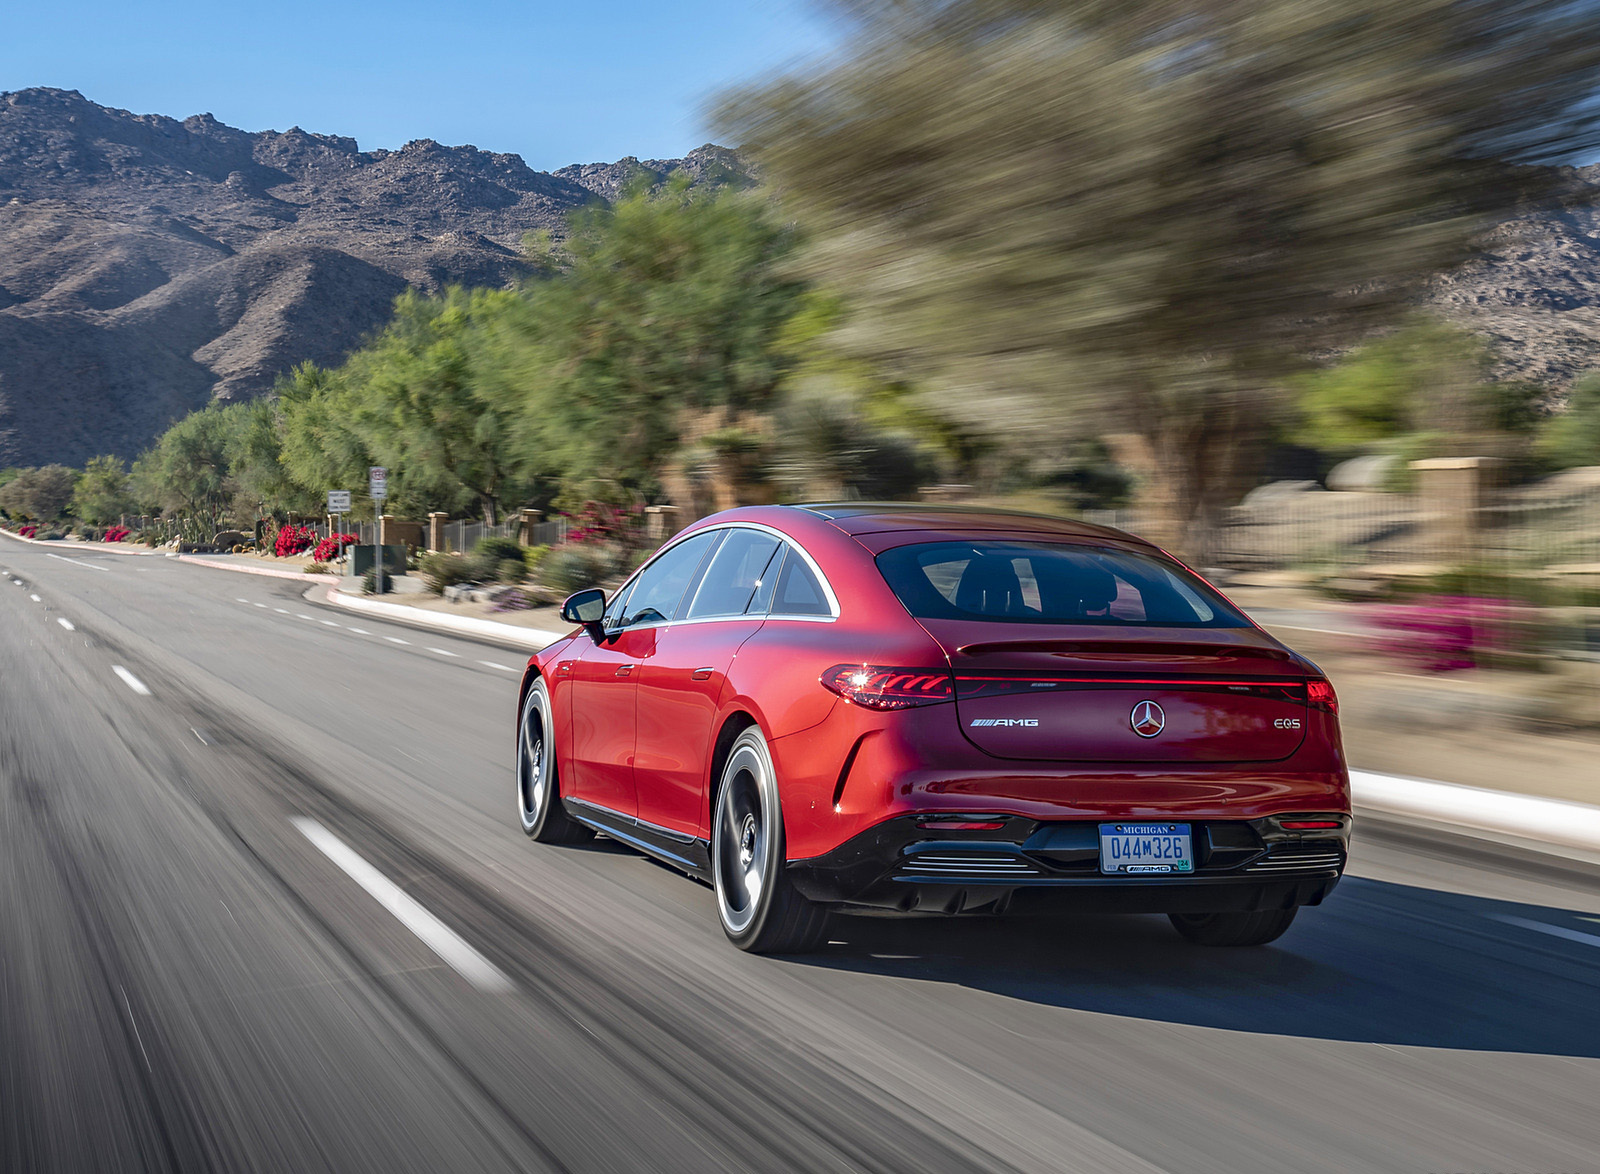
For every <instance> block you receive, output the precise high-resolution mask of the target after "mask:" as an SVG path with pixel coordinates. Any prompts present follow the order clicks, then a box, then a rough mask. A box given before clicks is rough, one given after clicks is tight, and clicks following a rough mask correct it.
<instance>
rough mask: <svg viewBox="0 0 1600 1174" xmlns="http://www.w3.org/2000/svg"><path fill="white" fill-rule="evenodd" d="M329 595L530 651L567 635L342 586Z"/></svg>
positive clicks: (359, 607) (387, 615)
mask: <svg viewBox="0 0 1600 1174" xmlns="http://www.w3.org/2000/svg"><path fill="white" fill-rule="evenodd" d="M327 599H328V602H329V603H331V604H333V605H334V606H336V607H342V608H347V609H349V610H350V611H358V612H364V613H365V614H367V615H370V616H377V617H379V618H381V619H386V620H398V621H399V622H401V623H404V624H412V625H415V626H417V627H421V628H432V629H433V630H434V631H438V632H449V633H450V634H452V635H455V636H473V637H476V638H477V639H479V640H492V641H494V642H495V643H497V644H509V645H511V646H512V647H513V648H525V649H527V650H528V651H529V652H538V651H539V650H540V649H541V648H545V647H548V646H549V645H551V644H554V643H555V642H556V641H557V640H560V639H561V638H562V637H563V636H565V635H566V633H565V632H551V631H547V630H545V629H543V628H522V627H518V626H517V625H516V624H500V623H496V622H495V621H494V620H485V619H479V618H478V617H477V616H452V615H442V614H440V613H439V612H434V611H424V610H423V609H422V608H420V607H407V606H406V605H405V604H403V603H384V602H383V601H381V600H377V599H366V598H363V597H362V596H359V595H347V594H345V593H344V592H342V591H338V590H333V591H329V592H328V596H327Z"/></svg>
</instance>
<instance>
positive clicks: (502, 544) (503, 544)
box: [472, 538, 522, 566]
mask: <svg viewBox="0 0 1600 1174" xmlns="http://www.w3.org/2000/svg"><path fill="white" fill-rule="evenodd" d="M472 553H473V554H475V555H478V556H479V557H481V558H492V559H493V560H494V565H495V566H498V565H499V564H500V563H502V562H504V561H505V560H506V559H512V558H514V559H516V560H518V561H519V562H520V561H521V559H522V543H520V542H518V541H517V540H516V539H514V538H480V539H478V541H476V542H474V543H473V544H472Z"/></svg>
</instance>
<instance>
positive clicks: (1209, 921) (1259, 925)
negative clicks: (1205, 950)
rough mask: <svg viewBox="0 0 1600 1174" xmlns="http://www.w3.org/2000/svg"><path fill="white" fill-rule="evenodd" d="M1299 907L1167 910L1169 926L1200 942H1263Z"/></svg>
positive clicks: (1278, 932)
mask: <svg viewBox="0 0 1600 1174" xmlns="http://www.w3.org/2000/svg"><path fill="white" fill-rule="evenodd" d="M1298 911H1299V910H1298V909H1297V908H1290V909H1263V910H1261V911H1259V912H1256V913H1169V914H1167V917H1168V918H1169V919H1170V920H1171V921H1172V928H1174V929H1176V930H1177V931H1178V932H1179V933H1181V934H1182V935H1183V936H1184V937H1186V938H1188V939H1189V940H1190V941H1191V942H1198V943H1199V944H1200V945H1202V946H1264V945H1266V944H1267V943H1268V942H1270V941H1272V940H1274V939H1275V938H1278V937H1280V936H1282V934H1283V931H1284V930H1286V929H1288V928H1289V924H1290V923H1291V922H1292V921H1294V915H1295V914H1296V913H1297V912H1298Z"/></svg>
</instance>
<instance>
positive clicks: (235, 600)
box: [233, 596, 250, 603]
mask: <svg viewBox="0 0 1600 1174" xmlns="http://www.w3.org/2000/svg"><path fill="white" fill-rule="evenodd" d="M233 601H234V602H235V603H249V602H250V601H249V600H248V599H240V598H239V597H238V596H235V597H234V600H233Z"/></svg>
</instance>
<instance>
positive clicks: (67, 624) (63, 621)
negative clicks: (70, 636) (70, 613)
mask: <svg viewBox="0 0 1600 1174" xmlns="http://www.w3.org/2000/svg"><path fill="white" fill-rule="evenodd" d="M56 623H58V624H60V625H61V626H62V627H63V628H65V629H66V630H67V631H69V632H76V631H77V630H78V629H77V628H75V627H73V626H72V621H71V620H69V619H67V617H66V616H57V617H56Z"/></svg>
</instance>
